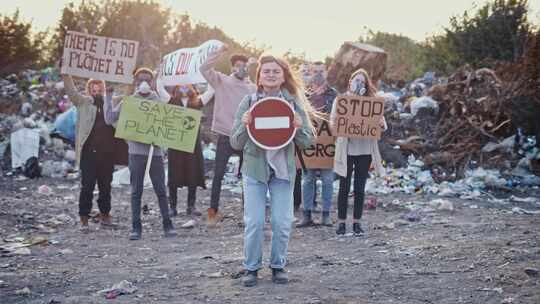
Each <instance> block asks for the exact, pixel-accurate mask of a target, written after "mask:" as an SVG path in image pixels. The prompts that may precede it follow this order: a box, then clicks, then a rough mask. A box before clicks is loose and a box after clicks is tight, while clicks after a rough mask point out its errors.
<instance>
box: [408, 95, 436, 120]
mask: <svg viewBox="0 0 540 304" xmlns="http://www.w3.org/2000/svg"><path fill="white" fill-rule="evenodd" d="M422 108H430V109H433V111H434V112H435V114H437V113H439V104H438V103H437V102H436V101H435V100H433V98H431V97H428V96H422V97H419V98H416V99H415V100H413V101H412V102H411V114H412V115H413V116H416V114H418V111H419V110H420V109H422Z"/></svg>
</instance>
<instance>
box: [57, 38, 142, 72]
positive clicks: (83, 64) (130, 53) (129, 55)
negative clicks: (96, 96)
mask: <svg viewBox="0 0 540 304" xmlns="http://www.w3.org/2000/svg"><path fill="white" fill-rule="evenodd" d="M138 49H139V42H137V41H132V40H125V39H116V38H109V37H101V36H95V35H89V34H84V33H79V32H74V31H68V32H67V34H66V38H65V40H64V54H63V55H62V70H61V73H62V74H67V75H73V76H78V77H84V78H93V79H100V80H106V81H111V82H120V83H132V82H133V71H134V70H135V67H136V64H137V52H138Z"/></svg>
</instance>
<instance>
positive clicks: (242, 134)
mask: <svg viewBox="0 0 540 304" xmlns="http://www.w3.org/2000/svg"><path fill="white" fill-rule="evenodd" d="M256 77H257V93H255V94H251V95H247V96H246V97H244V99H243V100H242V102H241V103H240V105H239V107H238V110H237V112H236V116H235V120H234V125H233V129H232V135H231V145H232V147H233V148H234V149H237V150H243V157H244V164H243V167H242V175H243V179H244V180H243V185H244V196H245V205H244V224H245V230H244V266H245V268H246V270H247V275H246V277H245V278H244V280H243V283H244V285H245V286H254V285H256V284H257V271H258V270H259V269H260V268H261V267H262V247H263V241H264V233H263V227H264V216H265V204H266V195H267V193H268V192H269V193H270V204H271V211H272V213H271V220H270V221H271V225H272V251H271V256H270V268H272V281H273V282H275V283H278V284H286V283H288V275H287V273H286V272H285V270H284V267H285V259H286V256H287V248H288V244H289V235H290V232H291V229H292V223H293V218H294V216H293V188H294V178H295V175H296V163H295V154H294V151H295V147H294V145H295V144H296V145H297V146H299V147H300V148H306V147H308V146H309V145H311V144H312V143H313V140H314V137H315V135H314V134H315V133H314V128H313V125H312V123H311V120H310V119H309V118H308V117H309V116H310V115H313V114H316V112H315V110H314V109H313V108H312V107H311V105H310V103H309V102H308V101H306V99H305V97H304V96H303V95H304V92H303V89H302V88H301V85H300V83H299V82H298V81H297V80H296V77H294V76H293V74H292V72H291V69H290V67H289V64H288V63H287V62H286V61H284V60H282V59H278V58H275V57H273V56H261V58H260V59H259V67H258V70H257V75H256ZM264 97H278V98H282V99H285V100H286V101H288V102H289V103H290V104H291V105H292V106H293V108H294V111H295V114H294V122H292V123H294V127H295V128H296V129H297V130H296V134H295V136H294V139H293V141H291V142H290V143H289V144H288V145H286V146H285V147H283V148H281V149H278V150H264V149H262V148H260V147H259V146H257V145H256V144H255V143H254V142H253V141H252V140H251V139H250V137H249V135H248V131H247V128H248V125H249V124H250V123H251V121H252V119H253V118H252V116H251V113H250V111H249V109H250V106H251V105H253V104H255V103H257V102H258V101H259V100H260V99H262V98H264Z"/></svg>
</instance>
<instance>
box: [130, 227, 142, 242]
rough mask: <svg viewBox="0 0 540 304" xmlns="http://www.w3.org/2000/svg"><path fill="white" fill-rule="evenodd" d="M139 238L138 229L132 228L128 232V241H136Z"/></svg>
mask: <svg viewBox="0 0 540 304" xmlns="http://www.w3.org/2000/svg"><path fill="white" fill-rule="evenodd" d="M140 239H141V232H140V231H138V230H132V231H131V233H130V234H129V240H130V241H138V240H140Z"/></svg>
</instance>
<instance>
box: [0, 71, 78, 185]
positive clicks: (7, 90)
mask: <svg viewBox="0 0 540 304" xmlns="http://www.w3.org/2000/svg"><path fill="white" fill-rule="evenodd" d="M75 118H76V109H75V107H73V106H72V104H71V103H70V102H69V99H68V97H67V96H66V95H65V92H64V84H63V82H62V81H60V78H59V75H58V71H57V70H56V69H53V68H46V69H43V70H41V71H34V70H25V71H23V72H21V73H19V74H18V75H15V74H12V75H9V76H7V77H5V78H0V170H1V171H0V172H1V173H3V174H6V175H8V176H10V175H14V174H18V173H23V174H25V175H27V177H30V178H33V177H38V176H48V177H67V176H69V175H70V174H72V175H71V177H73V178H75V177H76V175H73V172H74V164H75V152H74V139H75ZM36 168H39V170H36ZM30 172H32V173H30Z"/></svg>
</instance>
